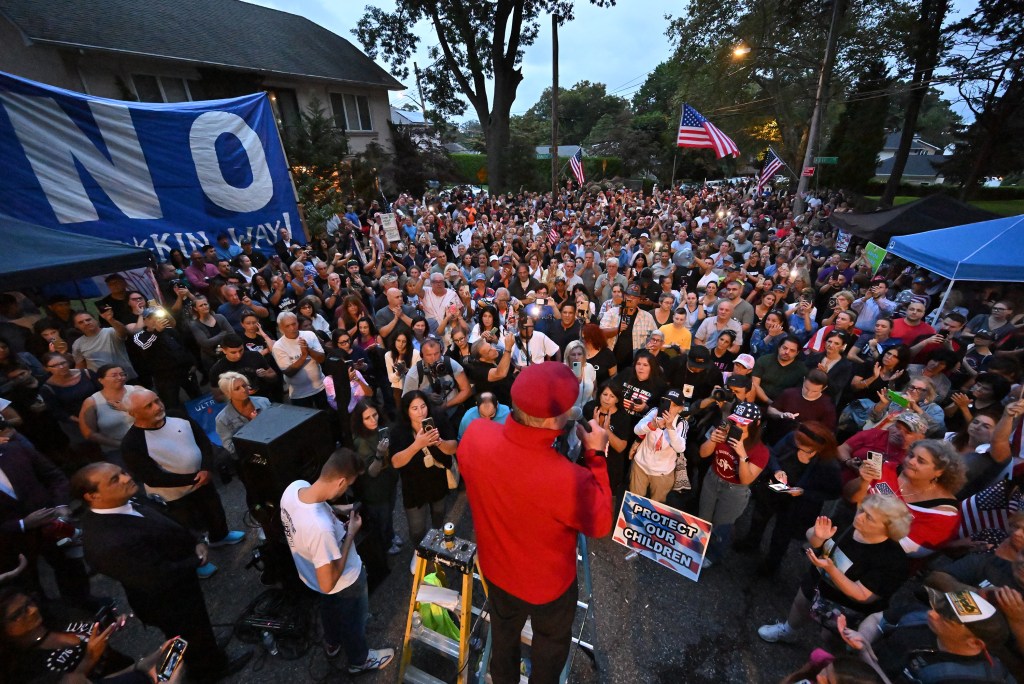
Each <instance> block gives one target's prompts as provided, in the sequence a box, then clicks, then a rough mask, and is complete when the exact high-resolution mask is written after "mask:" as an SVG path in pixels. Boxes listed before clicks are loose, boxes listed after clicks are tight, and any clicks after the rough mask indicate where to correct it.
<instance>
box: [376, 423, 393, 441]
mask: <svg viewBox="0 0 1024 684" xmlns="http://www.w3.org/2000/svg"><path fill="white" fill-rule="evenodd" d="M390 433H391V430H390V428H388V427H387V426H385V427H382V428H380V429H379V430H377V438H378V439H380V440H381V441H384V440H385V439H387V438H388V436H389V434H390Z"/></svg>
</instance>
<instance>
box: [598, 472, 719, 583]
mask: <svg viewBox="0 0 1024 684" xmlns="http://www.w3.org/2000/svg"><path fill="white" fill-rule="evenodd" d="M710 536H711V523H709V522H708V521H706V520H701V519H700V518H697V517H695V516H692V515H690V514H689V513H684V512H682V511H680V510H677V509H675V508H672V507H670V506H666V505H665V504H662V503H658V502H657V501H652V500H650V499H648V498H646V497H643V496H638V495H637V494H633V493H631V492H626V495H625V498H623V500H622V508H621V509H620V510H619V519H618V520H617V521H616V522H615V532H614V534H613V535H612V540H613V541H616V542H618V543H619V544H622V545H623V546H625V547H626V548H629V549H632V550H634V551H636V552H637V553H639V554H640V555H643V556H646V557H647V558H650V559H651V560H653V561H655V562H656V563H658V564H660V565H664V566H665V567H666V568H669V569H670V570H674V571H675V572H678V573H679V574H680V575H682V576H683V577H688V578H689V579H692V580H693V581H694V582H696V581H697V578H698V577H699V576H700V569H701V564H702V563H703V562H704V553H705V551H706V550H707V546H708V541H709V539H710Z"/></svg>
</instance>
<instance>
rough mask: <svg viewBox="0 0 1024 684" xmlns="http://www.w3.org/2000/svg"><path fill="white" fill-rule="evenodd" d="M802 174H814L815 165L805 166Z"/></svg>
mask: <svg viewBox="0 0 1024 684" xmlns="http://www.w3.org/2000/svg"><path fill="white" fill-rule="evenodd" d="M800 175H802V176H813V175H814V167H813V166H805V167H804V172H803V173H802V174H800Z"/></svg>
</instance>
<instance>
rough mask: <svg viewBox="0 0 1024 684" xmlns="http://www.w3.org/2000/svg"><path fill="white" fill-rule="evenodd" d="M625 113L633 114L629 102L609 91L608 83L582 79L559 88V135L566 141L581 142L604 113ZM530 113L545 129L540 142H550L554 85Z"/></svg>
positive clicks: (544, 93)
mask: <svg viewBox="0 0 1024 684" xmlns="http://www.w3.org/2000/svg"><path fill="white" fill-rule="evenodd" d="M623 114H626V115H628V114H629V103H628V102H626V100H625V99H623V98H621V97H617V96H615V95H608V94H607V92H606V88H605V84H604V83H591V82H590V81H580V82H579V83H577V84H576V85H574V86H573V87H572V88H570V89H568V90H566V89H565V88H559V89H558V139H559V140H560V141H565V144H566V145H579V144H581V143H582V142H583V141H584V140H586V138H587V136H589V135H590V132H591V130H593V128H594V125H595V124H596V123H597V122H598V121H599V120H600V119H601V118H602V117H604V116H611V117H613V118H618V117H619V116H620V115H623ZM526 116H527V117H530V116H532V117H534V118H535V119H536V120H537V121H538V122H539V123H540V124H541V126H542V127H541V133H542V135H544V136H545V137H544V138H543V141H542V142H538V143H537V144H538V145H545V144H550V141H551V88H545V89H544V92H543V93H541V96H540V99H538V100H537V102H536V104H534V105H533V106H532V107H530V109H529V111H527V113H526Z"/></svg>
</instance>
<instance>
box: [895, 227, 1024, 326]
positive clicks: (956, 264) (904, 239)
mask: <svg viewBox="0 0 1024 684" xmlns="http://www.w3.org/2000/svg"><path fill="white" fill-rule="evenodd" d="M887 250H888V251H889V253H890V254H894V255H896V256H898V257H901V258H903V259H906V260H907V261H910V262H912V263H915V264H917V265H918V266H923V267H924V268H927V269H928V270H929V271H931V272H933V273H938V274H939V275H941V276H943V277H945V278H949V287H947V288H946V292H945V294H943V295H942V302H941V303H940V304H939V309H938V310H939V311H942V310H943V307H945V305H946V299H947V298H948V297H949V293H950V291H951V290H952V289H953V283H954V282H955V281H957V280H988V281H992V282H999V283H1018V282H1024V215H1022V216H1010V217H1007V218H1001V219H994V220H992V221H981V222H979V223H967V224H965V225H962V226H954V227H952V228H940V229H939V230H929V231H927V232H925V233H918V234H917V235H901V236H898V237H894V238H892V240H890V241H889V246H888V247H887Z"/></svg>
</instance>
